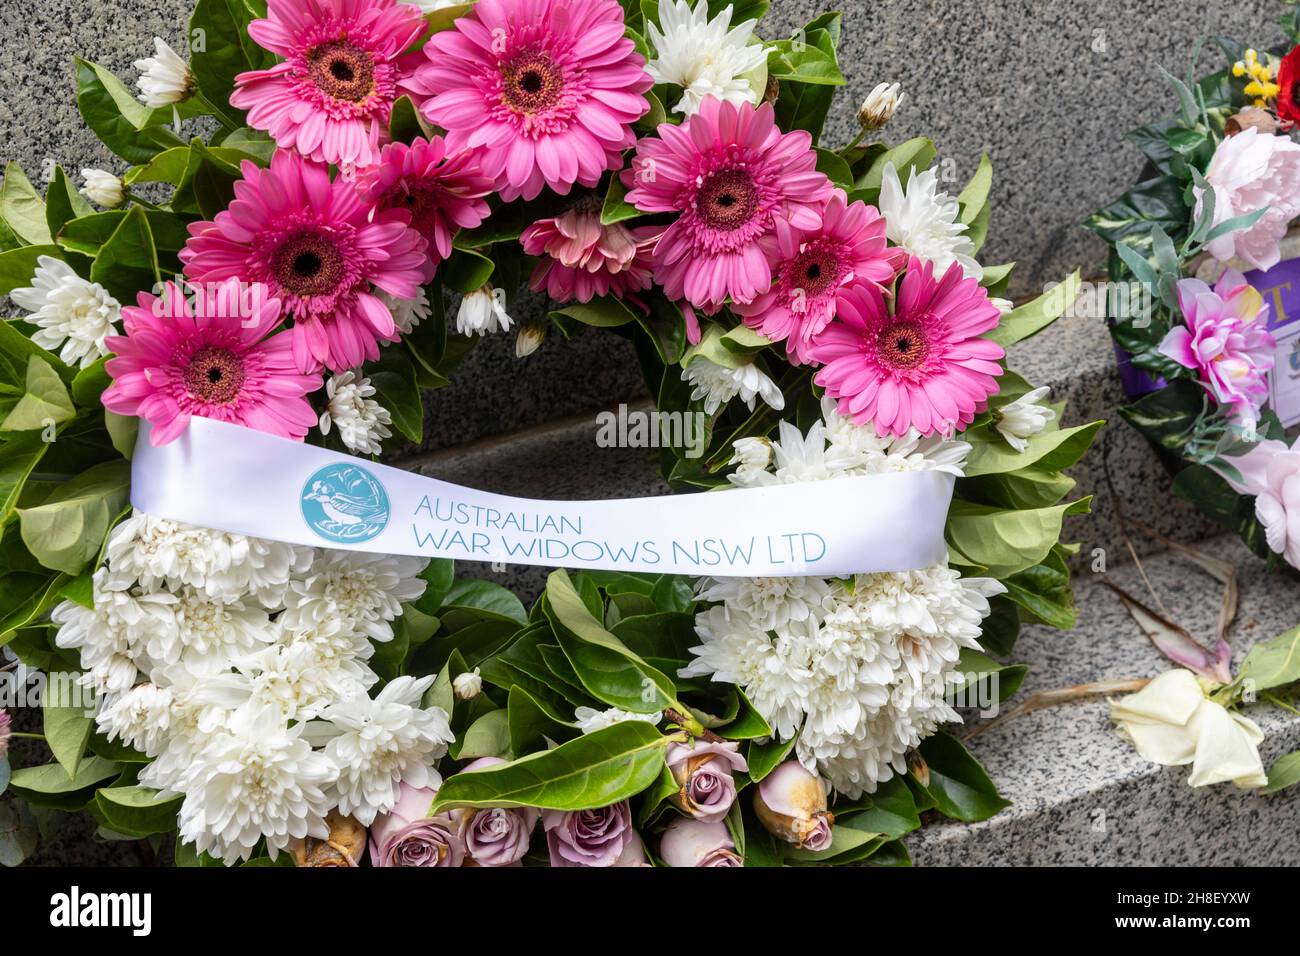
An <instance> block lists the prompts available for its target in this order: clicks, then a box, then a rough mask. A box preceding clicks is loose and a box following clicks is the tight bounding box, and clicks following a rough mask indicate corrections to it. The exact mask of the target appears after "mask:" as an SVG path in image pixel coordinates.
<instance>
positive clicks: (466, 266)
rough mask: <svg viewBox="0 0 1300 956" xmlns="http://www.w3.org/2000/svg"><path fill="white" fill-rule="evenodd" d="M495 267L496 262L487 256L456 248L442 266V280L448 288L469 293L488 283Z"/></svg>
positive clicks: (464, 293) (462, 293) (461, 292)
mask: <svg viewBox="0 0 1300 956" xmlns="http://www.w3.org/2000/svg"><path fill="white" fill-rule="evenodd" d="M494 268H495V263H493V261H492V260H491V259H489V258H488V257H487V256H485V255H481V254H480V253H477V252H474V251H472V250H470V249H461V248H456V249H453V250H452V253H451V258H450V259H448V260H447V262H446V263H445V264H444V265H443V266H442V270H441V275H442V281H443V282H444V283H445V284H446V286H447V288H448V289H451V290H452V291H454V292H459V293H460V294H461V295H467V294H468V293H470V292H477V291H478V290H479V289H481V288H483V286H485V285H487V282H488V280H489V279H491V278H492V272H493V270H494Z"/></svg>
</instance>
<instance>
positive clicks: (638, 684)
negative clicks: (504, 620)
mask: <svg viewBox="0 0 1300 956" xmlns="http://www.w3.org/2000/svg"><path fill="white" fill-rule="evenodd" d="M546 602H547V610H548V617H550V618H551V620H552V624H553V625H554V628H555V634H556V637H557V638H558V639H559V642H560V646H561V647H562V648H563V649H564V653H565V656H567V657H568V658H569V661H570V663H572V664H573V668H574V670H575V671H577V674H578V677H579V679H580V680H581V681H582V684H583V686H584V687H585V688H586V689H587V690H588V691H589V692H590V693H591V694H592V695H593V696H594V697H596V698H598V699H599V700H602V701H604V702H605V703H607V704H609V705H610V706H612V707H620V708H622V709H623V710H629V711H633V712H635V713H641V714H649V713H654V712H655V711H658V710H663V709H664V708H666V707H669V706H672V705H673V704H674V703H675V701H676V692H677V690H676V687H675V686H674V685H673V682H672V681H671V680H670V679H669V678H668V677H667V676H665V675H664V674H663V673H661V672H660V671H658V670H657V669H655V668H653V667H651V666H650V665H649V664H647V663H646V662H645V661H644V660H642V659H641V657H640V656H639V655H637V654H636V653H634V652H633V651H632V650H631V649H629V648H628V647H627V645H626V644H624V643H623V642H622V641H621V640H619V639H618V638H617V637H616V636H614V635H613V634H611V633H610V632H609V631H607V630H605V628H604V626H603V625H602V624H601V623H600V621H598V620H597V619H596V618H595V617H593V616H592V614H591V611H590V610H588V608H587V606H586V605H585V604H584V603H583V601H582V598H581V596H580V595H579V594H578V592H577V591H576V590H575V589H574V587H573V582H572V581H571V580H570V578H569V576H568V574H567V573H566V572H565V571H564V570H562V569H560V570H556V571H552V572H551V574H550V576H549V577H548V578H547V579H546Z"/></svg>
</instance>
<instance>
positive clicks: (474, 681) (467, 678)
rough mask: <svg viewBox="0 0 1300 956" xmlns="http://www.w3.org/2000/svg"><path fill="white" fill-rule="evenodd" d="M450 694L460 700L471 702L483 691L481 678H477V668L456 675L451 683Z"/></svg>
mask: <svg viewBox="0 0 1300 956" xmlns="http://www.w3.org/2000/svg"><path fill="white" fill-rule="evenodd" d="M451 689H452V692H453V693H455V695H456V697H457V698H458V699H460V700H473V699H474V698H475V697H477V696H478V695H479V692H480V691H482V690H483V678H482V677H479V676H478V668H477V667H476V668H474V669H473V670H472V671H466V672H465V673H463V674H457V675H456V677H455V679H454V680H453V681H452V682H451Z"/></svg>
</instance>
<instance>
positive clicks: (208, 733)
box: [140, 666, 247, 792]
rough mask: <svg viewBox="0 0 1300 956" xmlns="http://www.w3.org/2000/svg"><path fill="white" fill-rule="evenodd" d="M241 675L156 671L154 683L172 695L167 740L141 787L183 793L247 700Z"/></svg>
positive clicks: (142, 776)
mask: <svg viewBox="0 0 1300 956" xmlns="http://www.w3.org/2000/svg"><path fill="white" fill-rule="evenodd" d="M237 676H238V675H214V676H205V677H198V676H195V675H194V674H192V673H191V672H190V671H188V670H186V669H185V668H183V667H179V666H177V667H156V668H154V670H153V672H152V680H153V683H154V685H155V686H157V687H158V688H159V689H160V690H162V689H165V690H166V691H167V692H168V693H169V694H170V695H171V713H170V714H169V715H168V721H167V739H166V741H165V743H164V745H163V747H162V749H161V752H160V753H158V754H157V755H156V756H155V759H154V760H153V762H152V763H150V764H148V765H147V766H146V767H145V768H144V769H143V770H141V772H140V783H141V784H142V785H144V786H147V787H153V788H154V789H157V790H174V791H176V792H180V789H179V788H180V781H181V778H182V777H183V776H184V774H185V772H186V770H188V769H189V766H190V764H191V763H192V762H193V760H194V758H195V756H196V755H197V754H198V753H199V751H201V750H202V749H203V748H204V747H205V746H206V745H207V742H208V741H209V740H210V739H211V738H212V736H213V735H214V734H217V733H219V732H223V731H225V730H226V729H227V728H228V726H229V724H230V719H231V715H232V714H233V713H234V712H235V709H236V708H237V707H238V706H239V705H240V703H242V702H243V701H245V700H246V699H247V694H245V693H244V690H243V687H242V686H239V683H238V680H237Z"/></svg>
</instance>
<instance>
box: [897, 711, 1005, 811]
mask: <svg viewBox="0 0 1300 956" xmlns="http://www.w3.org/2000/svg"><path fill="white" fill-rule="evenodd" d="M920 752H921V756H922V757H923V758H924V759H925V762H926V764H927V765H928V767H929V780H928V781H927V782H925V783H924V784H922V786H923V788H924V790H925V791H926V793H928V794H929V795H930V796H931V797H933V798H934V801H935V809H937V810H938V811H939V812H940V813H942V814H943V815H944V816H946V817H951V818H952V819H954V820H962V821H964V822H966V823H974V822H976V821H977V820H987V819H988V818H989V817H991V816H993V815H994V814H995V813H997V812H998V811H999V810H1001V809H1003V808H1004V807H1009V806H1010V805H1011V803H1010V801H1008V800H1005V799H1003V798H1002V797H1001V796H1000V795H999V794H998V791H997V787H995V786H994V785H993V781H992V780H990V779H989V775H988V774H987V773H986V772H985V771H984V768H983V767H981V766H980V765H979V761H977V760H976V759H975V758H974V757H972V756H971V755H970V753H969V752H968V751H967V750H966V748H965V747H963V746H962V744H961V741H959V740H958V739H957V738H956V737H953V736H952V735H950V734H948V733H945V732H944V731H942V730H940V731H937V732H936V733H935V734H934V735H933V736H931V737H928V738H926V739H925V740H923V741H921V746H920ZM913 779H915V778H913Z"/></svg>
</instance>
